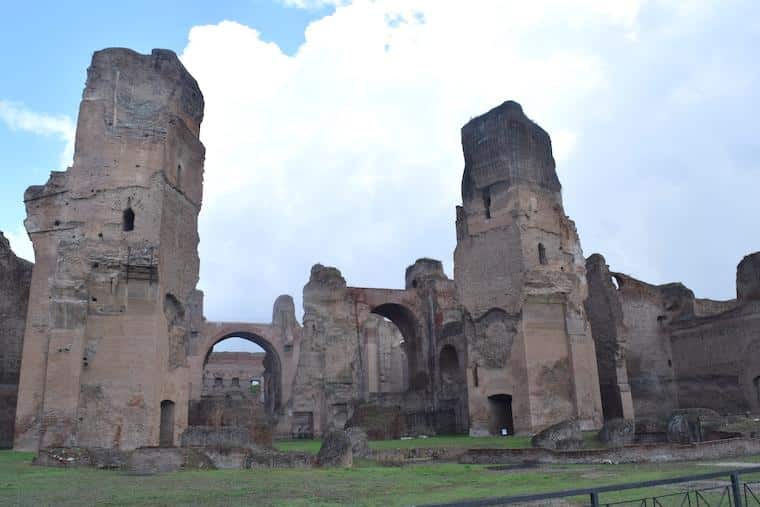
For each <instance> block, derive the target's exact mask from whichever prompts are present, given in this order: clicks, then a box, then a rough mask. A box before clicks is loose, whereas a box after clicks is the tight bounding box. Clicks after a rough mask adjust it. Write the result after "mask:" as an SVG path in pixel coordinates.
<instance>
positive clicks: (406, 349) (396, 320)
mask: <svg viewBox="0 0 760 507" xmlns="http://www.w3.org/2000/svg"><path fill="white" fill-rule="evenodd" d="M372 313H374V314H375V315H380V316H381V317H384V318H385V319H387V320H388V321H389V322H390V323H393V325H395V326H396V328H398V331H399V333H400V334H401V336H402V337H403V342H401V343H400V344H399V345H400V350H401V351H402V352H403V355H404V356H405V361H406V372H407V373H406V375H407V377H406V378H407V379H408V380H407V382H406V383H407V385H408V390H411V391H418V390H424V389H426V388H427V387H428V385H429V382H430V379H429V377H428V374H427V371H426V368H425V367H424V362H423V360H422V358H423V357H424V356H423V351H422V340H420V339H419V328H418V323H417V319H416V318H415V317H414V314H413V313H412V311H411V310H409V309H408V308H406V307H405V306H402V305H399V304H396V303H385V304H382V305H378V306H376V307H374V308H373V309H372Z"/></svg>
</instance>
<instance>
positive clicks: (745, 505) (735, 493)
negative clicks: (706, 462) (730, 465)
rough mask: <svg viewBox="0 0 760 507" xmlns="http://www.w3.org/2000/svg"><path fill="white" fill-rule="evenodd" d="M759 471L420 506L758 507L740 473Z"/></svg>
mask: <svg viewBox="0 0 760 507" xmlns="http://www.w3.org/2000/svg"><path fill="white" fill-rule="evenodd" d="M752 473H760V466H757V467H750V468H743V469H740V470H731V471H726V472H713V473H709V474H700V475H690V476H684V477H675V478H672V479H660V480H656V481H644V482H630V483H625V484H614V485H610V486H600V487H598V488H582V489H571V490H566V491H555V492H553V493H541V494H535V495H519V496H508V497H500V498H485V499H481V500H470V501H461V502H453V503H445V504H429V505H425V506H421V507H487V506H499V505H525V504H527V503H531V502H540V501H543V500H557V499H562V498H571V497H586V498H588V501H589V503H588V504H586V505H591V506H592V507H601V506H609V507H611V506H630V507H634V506H635V507H670V506H675V507H692V506H694V507H751V506H760V482H743V481H742V480H741V476H742V475H744V476H746V475H748V474H752ZM720 479H730V484H725V485H718V486H710V487H703V488H689V489H686V490H684V491H680V492H677V493H668V494H663V495H657V496H647V497H641V498H635V499H632V500H625V501H616V502H603V501H602V497H603V495H604V494H605V493H613V492H619V491H625V490H633V489H645V488H655V487H659V486H671V485H674V484H683V483H690V482H697V481H709V480H720Z"/></svg>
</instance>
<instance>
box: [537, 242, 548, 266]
mask: <svg viewBox="0 0 760 507" xmlns="http://www.w3.org/2000/svg"><path fill="white" fill-rule="evenodd" d="M538 263H539V264H542V265H546V264H548V261H547V260H546V247H545V246H544V244H543V243H539V244H538Z"/></svg>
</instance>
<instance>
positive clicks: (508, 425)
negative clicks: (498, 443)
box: [488, 394, 515, 436]
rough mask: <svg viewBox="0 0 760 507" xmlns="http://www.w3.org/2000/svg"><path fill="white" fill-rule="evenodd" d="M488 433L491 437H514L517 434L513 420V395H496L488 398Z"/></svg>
mask: <svg viewBox="0 0 760 507" xmlns="http://www.w3.org/2000/svg"><path fill="white" fill-rule="evenodd" d="M488 407H489V409H490V412H489V415H488V431H489V433H491V435H504V434H505V432H504V430H506V435H508V436H512V435H514V434H515V425H514V422H513V420H512V395H510V394H494V395H492V396H489V397H488Z"/></svg>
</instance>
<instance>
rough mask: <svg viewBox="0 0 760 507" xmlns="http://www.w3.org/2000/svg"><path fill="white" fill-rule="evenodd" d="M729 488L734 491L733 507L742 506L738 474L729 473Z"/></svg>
mask: <svg viewBox="0 0 760 507" xmlns="http://www.w3.org/2000/svg"><path fill="white" fill-rule="evenodd" d="M731 490H732V491H733V493H734V507H742V491H741V485H740V483H739V474H738V473H736V472H734V473H732V474H731Z"/></svg>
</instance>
